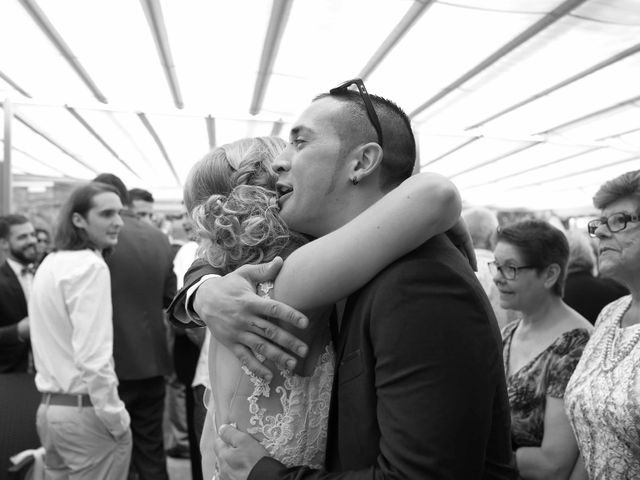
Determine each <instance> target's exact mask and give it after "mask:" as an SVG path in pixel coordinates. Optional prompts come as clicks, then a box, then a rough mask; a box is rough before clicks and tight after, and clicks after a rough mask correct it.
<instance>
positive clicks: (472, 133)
mask: <svg viewBox="0 0 640 480" xmlns="http://www.w3.org/2000/svg"><path fill="white" fill-rule="evenodd" d="M357 76H361V77H363V78H364V80H365V82H366V84H367V87H368V90H369V91H370V92H372V93H377V94H380V95H382V96H385V97H388V98H391V99H393V100H395V101H397V103H398V104H399V105H401V106H402V107H403V108H404V109H405V110H406V111H407V112H408V113H409V114H410V115H411V120H412V123H413V128H414V131H415V132H416V137H417V139H418V143H419V159H418V160H419V164H420V165H421V167H422V169H424V170H430V171H437V172H440V173H442V174H444V175H447V176H450V177H451V178H452V180H453V181H454V182H456V184H457V185H458V187H459V188H460V190H461V192H462V195H463V198H464V200H465V201H466V202H468V203H476V204H484V205H491V206H495V207H498V208H529V209H548V208H569V207H574V206H575V207H589V205H590V203H591V197H592V195H593V193H594V191H595V189H597V187H598V185H600V183H602V181H604V180H606V179H607V178H610V177H612V176H614V175H618V174H620V173H623V172H624V171H627V170H630V169H637V168H640V81H639V79H640V2H638V1H637V0H538V1H536V2H531V1H530V0H314V1H306V0H234V1H227V0H189V1H188V2H184V1H181V0H139V1H131V0H90V1H87V0H64V1H63V0H52V1H44V0H6V1H3V2H0V102H3V106H4V104H5V102H7V101H9V102H10V104H11V109H12V111H13V112H14V113H15V115H16V116H15V117H14V121H13V122H12V138H11V146H12V152H13V155H12V157H13V159H12V160H13V173H14V175H16V176H18V177H19V180H20V184H21V185H22V184H28V181H29V178H33V181H34V182H36V183H41V182H42V181H43V178H44V179H47V178H48V179H50V180H51V181H65V182H71V181H76V180H87V179H90V178H92V177H93V176H95V174H96V172H103V171H111V172H113V173H115V174H117V175H119V176H121V177H122V179H123V180H124V181H125V182H126V183H127V185H128V186H130V187H143V188H148V189H150V190H152V191H153V192H154V194H155V195H156V197H158V198H163V199H172V200H175V201H176V202H178V201H179V199H180V197H181V188H182V184H183V183H184V180H185V178H186V175H187V173H188V171H189V169H190V168H191V166H192V165H193V163H194V162H195V161H197V160H198V159H199V158H201V157H202V156H203V155H204V154H205V153H206V152H207V151H208V150H209V149H210V147H211V146H212V145H222V144H224V143H227V142H230V141H233V140H235V139H238V138H241V137H244V136H258V135H271V134H276V135H281V136H282V137H283V138H285V139H286V138H287V136H288V131H289V129H290V127H291V124H292V122H293V121H294V120H295V118H296V116H297V114H298V113H299V112H300V111H301V110H302V109H303V108H304V107H305V106H306V105H307V104H308V103H309V101H310V100H311V99H312V98H313V97H314V96H315V95H316V94H318V93H321V92H325V91H327V90H328V89H329V88H331V87H333V86H335V85H336V84H338V83H339V82H341V81H343V80H346V79H348V78H353V77H357ZM3 140H4V139H3ZM554 202H556V205H555V207H554V205H553V203H554Z"/></svg>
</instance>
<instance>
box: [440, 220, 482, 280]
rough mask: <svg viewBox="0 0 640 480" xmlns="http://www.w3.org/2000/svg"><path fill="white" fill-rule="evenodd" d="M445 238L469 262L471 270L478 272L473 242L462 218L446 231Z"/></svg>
mask: <svg viewBox="0 0 640 480" xmlns="http://www.w3.org/2000/svg"><path fill="white" fill-rule="evenodd" d="M447 236H448V237H449V240H451V242H453V244H454V245H455V246H456V247H457V248H458V250H460V251H461V252H462V253H463V255H464V256H465V257H467V259H468V260H469V263H470V264H471V268H473V271H474V272H477V271H478V263H477V261H476V252H475V249H474V248H473V241H472V240H471V234H470V233H469V229H468V228H467V224H466V223H464V220H463V219H462V218H459V219H458V221H457V222H456V224H455V225H454V226H453V227H451V228H450V229H449V230H447Z"/></svg>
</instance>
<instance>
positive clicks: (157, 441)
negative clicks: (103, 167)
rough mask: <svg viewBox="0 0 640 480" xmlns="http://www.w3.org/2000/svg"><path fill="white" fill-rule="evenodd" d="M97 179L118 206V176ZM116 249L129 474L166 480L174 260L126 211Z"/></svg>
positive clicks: (116, 322)
mask: <svg viewBox="0 0 640 480" xmlns="http://www.w3.org/2000/svg"><path fill="white" fill-rule="evenodd" d="M95 180H96V181H100V182H103V183H107V184H109V185H112V186H114V187H115V188H116V190H117V191H118V193H119V195H120V198H121V200H122V203H123V205H128V204H129V202H128V192H127V189H126V187H125V185H124V183H123V182H122V180H120V178H118V177H117V176H115V175H113V174H108V173H103V174H101V175H99V176H98V177H96V179H95ZM122 220H123V222H124V225H123V227H122V231H121V232H120V238H119V241H118V246H117V248H116V249H115V250H114V252H113V254H112V255H110V256H109V257H108V258H107V265H108V266H109V271H110V272H111V292H112V300H113V330H114V337H113V356H114V359H115V365H116V374H117V375H118V380H119V381H120V385H119V387H118V392H119V394H120V398H122V400H123V401H124V403H125V405H126V407H127V411H128V412H129V414H130V415H131V432H132V434H133V451H132V456H131V470H132V476H133V477H134V478H135V477H136V476H138V477H139V478H141V479H142V480H147V479H153V480H167V479H168V474H167V462H166V455H165V449H164V431H163V418H164V405H165V375H167V374H169V373H170V372H171V358H170V356H169V347H168V345H167V332H166V327H165V320H164V311H163V308H164V307H166V306H167V305H169V302H170V301H171V299H172V298H173V295H174V294H175V291H176V277H175V274H174V273H173V264H172V259H173V256H172V254H171V247H170V245H169V241H168V240H167V237H166V236H165V235H164V234H163V233H162V232H161V231H159V230H158V229H157V228H155V227H153V226H151V225H149V224H148V223H146V222H144V221H142V220H139V219H138V218H137V217H136V216H135V215H134V213H133V212H132V211H131V210H129V209H128V208H126V209H124V210H123V212H122Z"/></svg>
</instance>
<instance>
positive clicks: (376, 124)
mask: <svg viewBox="0 0 640 480" xmlns="http://www.w3.org/2000/svg"><path fill="white" fill-rule="evenodd" d="M352 85H353V86H355V87H356V88H357V89H358V93H360V97H361V98H362V101H363V102H364V106H365V108H366V109H367V115H368V116H369V120H371V124H372V125H373V128H375V129H376V133H377V134H378V144H379V145H380V146H381V147H384V145H383V142H382V127H381V126H380V120H379V119H378V115H377V114H376V110H375V109H374V108H373V102H371V97H370V96H369V94H368V93H367V87H365V86H364V82H363V81H362V79H360V78H354V79H353V80H347V81H346V82H344V83H341V84H340V85H338V86H337V87H335V88H332V89H331V90H329V94H330V95H335V94H341V93H344V92H347V91H353V90H350V88H349V87H351V86H352Z"/></svg>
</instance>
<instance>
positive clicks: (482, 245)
mask: <svg viewBox="0 0 640 480" xmlns="http://www.w3.org/2000/svg"><path fill="white" fill-rule="evenodd" d="M462 219H463V220H464V223H465V224H466V225H467V228H468V229H469V233H470V234H471V241H472V242H473V247H474V250H475V254H476V262H477V264H478V270H477V271H476V276H477V277H478V280H480V285H482V288H484V291H485V293H486V294H487V297H489V301H490V302H491V306H492V307H493V312H494V313H495V314H496V320H497V321H498V327H500V329H502V327H504V326H505V325H506V324H507V323H509V322H510V321H512V320H514V319H515V316H514V314H513V311H512V310H505V309H504V308H502V307H501V306H500V292H499V291H498V287H496V284H495V283H494V282H493V275H492V274H491V271H490V270H489V263H490V262H493V261H494V258H493V249H494V247H495V245H496V234H497V229H498V216H497V215H496V214H495V213H494V212H493V211H492V210H489V209H488V208H484V207H471V208H467V209H465V210H463V211H462Z"/></svg>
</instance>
